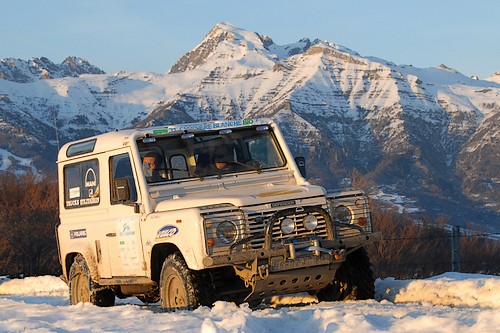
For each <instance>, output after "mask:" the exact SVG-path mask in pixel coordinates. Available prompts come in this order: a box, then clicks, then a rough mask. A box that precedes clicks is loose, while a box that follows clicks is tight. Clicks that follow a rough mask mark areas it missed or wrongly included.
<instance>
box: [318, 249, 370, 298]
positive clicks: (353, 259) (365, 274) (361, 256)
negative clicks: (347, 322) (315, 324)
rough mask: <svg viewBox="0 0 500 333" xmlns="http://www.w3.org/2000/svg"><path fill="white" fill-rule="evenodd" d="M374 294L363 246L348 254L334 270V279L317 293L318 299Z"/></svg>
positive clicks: (361, 296)
mask: <svg viewBox="0 0 500 333" xmlns="http://www.w3.org/2000/svg"><path fill="white" fill-rule="evenodd" d="M374 296H375V279H374V278H373V270H372V266H371V263H370V258H369V257H368V253H367V252H366V249H365V248H360V249H357V250H356V251H354V252H352V253H351V254H349V255H348V256H347V258H346V260H345V261H344V262H343V263H342V264H341V265H340V267H339V269H338V270H337V271H336V272H335V279H334V280H333V281H332V282H331V283H330V284H329V285H328V286H327V287H325V288H323V289H322V290H320V291H319V292H318V293H317V297H318V300H319V301H343V300H347V299H357V300H364V299H372V298H374Z"/></svg>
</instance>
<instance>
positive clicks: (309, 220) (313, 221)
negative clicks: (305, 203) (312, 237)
mask: <svg viewBox="0 0 500 333" xmlns="http://www.w3.org/2000/svg"><path fill="white" fill-rule="evenodd" d="M302 223H303V224H304V228H305V229H306V230H308V231H313V230H314V229H316V228H317V227H318V218H317V217H316V216H314V215H313V214H307V215H306V216H305V217H304V220H303V221H302Z"/></svg>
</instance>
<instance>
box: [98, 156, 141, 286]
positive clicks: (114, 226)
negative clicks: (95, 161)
mask: <svg viewBox="0 0 500 333" xmlns="http://www.w3.org/2000/svg"><path fill="white" fill-rule="evenodd" d="M109 168H110V170H109V173H110V177H109V179H110V196H111V198H110V200H111V201H110V208H109V214H108V216H109V221H110V223H109V230H108V231H107V233H106V238H107V242H108V251H109V259H110V262H111V273H112V276H114V277H118V276H145V275H146V272H145V265H144V264H143V263H144V255H143V251H142V245H141V230H140V223H139V222H140V218H141V215H140V214H139V213H136V212H135V207H134V206H135V203H136V202H137V200H138V195H137V188H138V187H137V182H136V177H135V175H136V172H135V171H134V169H133V167H132V163H131V157H130V155H129V153H128V152H127V150H125V149H124V150H123V151H122V152H120V153H118V154H115V155H112V156H110V157H109ZM117 179H118V180H119V181H120V180H121V181H122V182H123V180H124V179H126V180H127V182H128V189H129V198H128V200H123V199H121V198H119V197H118V195H117V191H116V190H117V187H116V184H117V182H116V181H117Z"/></svg>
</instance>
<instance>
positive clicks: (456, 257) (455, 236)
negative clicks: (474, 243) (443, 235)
mask: <svg viewBox="0 0 500 333" xmlns="http://www.w3.org/2000/svg"><path fill="white" fill-rule="evenodd" d="M451 271H452V272H460V226H458V225H455V226H453V229H452V238H451Z"/></svg>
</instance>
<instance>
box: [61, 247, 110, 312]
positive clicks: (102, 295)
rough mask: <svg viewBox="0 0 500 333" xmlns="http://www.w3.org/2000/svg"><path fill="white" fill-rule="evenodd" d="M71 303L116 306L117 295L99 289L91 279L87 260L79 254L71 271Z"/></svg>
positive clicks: (108, 290) (107, 289)
mask: <svg viewBox="0 0 500 333" xmlns="http://www.w3.org/2000/svg"><path fill="white" fill-rule="evenodd" d="M69 301H70V304H71V305H74V304H78V303H80V302H90V303H92V304H94V305H97V306H113V305H115V293H114V292H113V290H111V289H109V288H102V287H99V286H98V285H97V284H96V283H95V282H93V281H92V279H91V277H90V271H89V268H88V266H87V263H86V262H85V258H84V257H83V256H82V255H81V254H78V255H77V256H76V257H75V259H74V261H73V264H72V265H71V268H70V270H69Z"/></svg>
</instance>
